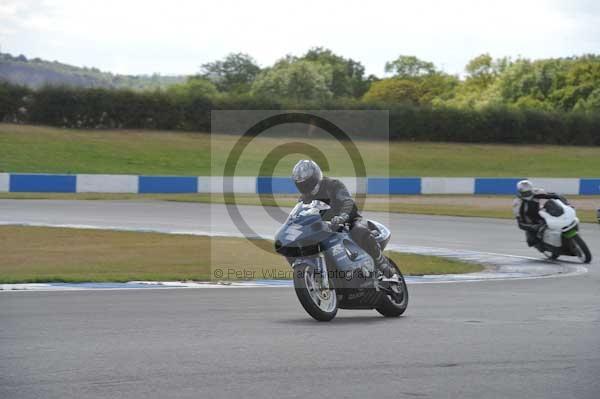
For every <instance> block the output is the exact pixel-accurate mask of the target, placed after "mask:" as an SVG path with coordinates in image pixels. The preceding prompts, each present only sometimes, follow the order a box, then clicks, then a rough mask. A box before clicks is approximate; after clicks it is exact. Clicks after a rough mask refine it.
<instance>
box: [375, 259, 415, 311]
mask: <svg viewBox="0 0 600 399" xmlns="http://www.w3.org/2000/svg"><path fill="white" fill-rule="evenodd" d="M388 261H389V262H390V266H392V267H393V268H394V269H396V273H398V276H399V277H400V283H399V284H398V292H397V293H395V294H391V293H386V294H385V295H384V296H383V298H381V302H380V303H379V306H378V307H377V308H375V310H377V311H378V312H379V313H381V314H382V315H383V316H385V317H398V316H400V315H401V314H402V313H404V312H405V311H406V308H407V306H408V288H407V287H406V281H404V276H403V275H402V272H400V268H399V267H398V265H396V263H395V262H394V261H393V260H391V259H390V258H388Z"/></svg>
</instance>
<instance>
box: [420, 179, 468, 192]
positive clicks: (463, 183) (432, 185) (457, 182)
mask: <svg viewBox="0 0 600 399" xmlns="http://www.w3.org/2000/svg"><path fill="white" fill-rule="evenodd" d="M474 192H475V178H473V177H423V178H421V194H473V193H474Z"/></svg>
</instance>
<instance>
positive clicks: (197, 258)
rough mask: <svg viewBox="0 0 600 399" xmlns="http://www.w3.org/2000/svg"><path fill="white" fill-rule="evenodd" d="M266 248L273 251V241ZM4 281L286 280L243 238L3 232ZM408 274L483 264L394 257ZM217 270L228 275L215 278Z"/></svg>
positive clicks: (278, 265) (277, 265) (280, 261)
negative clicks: (274, 278)
mask: <svg viewBox="0 0 600 399" xmlns="http://www.w3.org/2000/svg"><path fill="white" fill-rule="evenodd" d="M266 244H268V247H269V248H271V244H270V243H266ZM0 253H2V254H3V255H2V257H0V283H26V282H28V283H31V282H35V283H40V282H126V281H135V280H147V281H182V280H184V281H188V280H194V281H207V280H221V279H224V280H232V279H247V278H248V277H253V278H258V279H263V278H269V277H276V278H278V277H279V276H286V277H289V276H291V274H290V273H289V271H290V268H289V266H288V265H287V263H286V261H285V259H284V258H283V257H281V256H279V255H277V254H275V253H274V252H273V251H264V250H262V249H260V248H257V247H256V246H255V245H253V244H252V243H250V242H249V241H247V240H244V239H240V238H223V237H221V238H210V237H206V236H187V235H169V234H158V233H137V232H124V231H109V230H88V229H64V228H51V227H24V226H0ZM389 255H390V256H391V257H392V258H393V259H394V260H395V261H396V263H397V264H398V265H399V266H400V268H401V270H402V271H403V272H404V273H405V274H407V275H410V274H413V275H423V274H445V273H468V272H475V271H479V270H482V266H480V265H475V264H470V263H463V262H458V261H455V260H448V259H444V258H438V257H433V256H421V255H411V254H400V253H395V252H393V253H389ZM217 270H221V271H223V275H218V274H216V273H215V272H216V271H217Z"/></svg>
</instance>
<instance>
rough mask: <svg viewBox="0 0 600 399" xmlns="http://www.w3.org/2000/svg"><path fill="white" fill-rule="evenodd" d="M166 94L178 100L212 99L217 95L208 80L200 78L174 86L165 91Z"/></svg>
mask: <svg viewBox="0 0 600 399" xmlns="http://www.w3.org/2000/svg"><path fill="white" fill-rule="evenodd" d="M167 91H168V93H170V94H172V95H175V96H177V97H180V98H184V99H185V98H187V99H191V98H199V97H206V98H212V97H216V96H217V95H218V94H219V91H218V90H217V87H216V86H215V85H214V84H213V83H212V82H211V81H209V80H208V79H205V78H202V77H192V78H189V79H188V81H187V82H186V83H181V84H176V85H173V86H170V87H169V88H168V89H167Z"/></svg>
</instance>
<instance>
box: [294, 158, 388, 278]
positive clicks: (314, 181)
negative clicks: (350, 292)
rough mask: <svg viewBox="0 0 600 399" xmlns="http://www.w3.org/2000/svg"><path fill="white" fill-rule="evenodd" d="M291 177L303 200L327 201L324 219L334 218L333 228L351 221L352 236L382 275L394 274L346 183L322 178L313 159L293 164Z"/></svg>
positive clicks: (332, 220) (331, 219)
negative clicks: (373, 261) (371, 258)
mask: <svg viewBox="0 0 600 399" xmlns="http://www.w3.org/2000/svg"><path fill="white" fill-rule="evenodd" d="M292 179H293V180H294V183H295V184H296V187H297V188H298V190H299V191H300V194H301V200H302V201H303V202H304V203H310V202H311V201H314V200H319V201H323V202H325V203H326V204H328V205H329V206H330V209H328V210H327V211H326V212H325V214H324V215H323V219H324V220H328V221H331V225H332V229H334V230H337V229H339V227H341V226H343V225H344V224H346V223H348V224H350V227H351V229H350V235H351V236H352V239H353V240H354V241H355V242H356V243H357V244H358V245H360V246H361V247H362V248H364V250H365V251H367V253H368V254H369V255H371V257H373V259H374V260H375V266H376V267H377V269H378V270H380V271H381V273H382V275H383V276H385V277H387V278H391V277H393V276H394V272H393V270H392V269H391V267H390V265H389V262H388V260H387V258H386V257H385V256H384V255H383V251H382V250H381V247H380V246H379V243H378V242H377V240H375V237H373V235H372V234H371V230H370V229H369V227H368V225H367V223H366V222H365V221H364V220H363V219H362V217H361V216H360V215H359V213H358V208H357V207H356V203H355V202H354V200H353V199H352V196H351V195H350V193H349V192H348V189H347V188H346V186H345V185H344V183H342V182H341V181H340V180H337V179H332V178H328V177H323V174H322V172H321V168H319V165H317V164H316V163H315V162H314V161H310V160H302V161H299V162H298V163H297V164H296V166H294V169H293V171H292Z"/></svg>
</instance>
